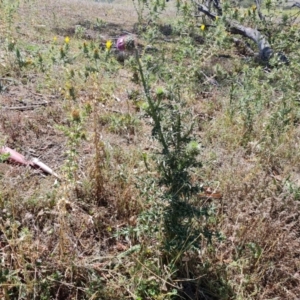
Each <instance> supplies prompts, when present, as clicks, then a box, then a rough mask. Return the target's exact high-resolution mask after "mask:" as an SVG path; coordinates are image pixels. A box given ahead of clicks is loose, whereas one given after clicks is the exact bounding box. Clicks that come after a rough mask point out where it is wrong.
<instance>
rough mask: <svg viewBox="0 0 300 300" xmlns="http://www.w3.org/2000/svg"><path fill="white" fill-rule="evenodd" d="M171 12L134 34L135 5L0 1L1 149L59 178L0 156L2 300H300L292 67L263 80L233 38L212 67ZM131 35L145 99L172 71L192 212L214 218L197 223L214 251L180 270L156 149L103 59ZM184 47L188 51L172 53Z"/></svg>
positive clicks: (130, 80)
mask: <svg viewBox="0 0 300 300" xmlns="http://www.w3.org/2000/svg"><path fill="white" fill-rule="evenodd" d="M169 3H170V4H169V6H168V7H167V9H166V11H165V12H164V16H163V18H162V19H160V21H158V24H155V25H158V26H154V25H153V27H151V26H152V25H151V22H148V23H144V24H143V25H144V26H140V27H139V26H138V25H137V22H138V18H139V15H138V14H137V12H136V10H135V8H134V6H133V2H132V1H117V0H116V1H113V2H111V3H104V2H100V3H99V2H94V1H79V0H78V1H71V0H61V1H55V0H48V1H45V0H32V1H25V0H24V1H23V0H20V1H1V2H0V7H1V8H2V9H1V11H0V20H1V23H0V105H1V110H0V142H1V146H2V145H8V146H9V147H10V148H13V149H16V150H17V151H18V152H20V153H22V154H24V155H25V156H26V157H28V158H29V157H38V158H39V159H40V160H41V161H43V162H44V163H45V164H47V165H48V166H50V167H51V168H53V170H55V172H57V173H58V174H59V175H60V180H58V179H57V178H55V177H53V176H47V175H46V174H44V173H42V172H41V171H40V170H38V169H33V168H31V167H30V166H22V165H14V164H10V163H8V162H7V161H6V160H5V158H4V157H2V156H1V162H0V187H1V188H0V257H1V262H0V287H1V289H0V298H1V297H2V298H3V299H5V300H7V299H61V300H62V299H105V300H113V299H143V300H144V299H145V300H146V299H177V298H178V299H181V298H183V299H243V300H244V299H249V300H250V299H261V300H266V299H295V300H296V299H299V298H300V259H299V255H300V253H299V251H300V232H299V228H300V226H299V225H300V224H299V204H300V202H299V200H300V176H299V172H300V169H299V161H300V155H299V139H300V130H299V128H300V127H299V123H300V122H299V119H300V117H299V116H300V114H299V107H298V104H297V101H294V100H293V99H297V97H298V96H297V88H298V85H299V83H297V80H296V77H297V76H298V73H297V72H298V71H299V68H298V69H297V66H296V65H293V64H292V66H291V69H292V70H294V73H293V72H292V71H289V70H288V69H287V67H283V68H282V69H279V68H278V70H277V69H276V70H273V71H270V70H267V69H266V68H261V67H260V66H259V65H258V64H257V63H256V62H255V61H254V60H253V59H252V58H250V59H249V58H248V57H245V55H244V54H241V52H240V51H239V50H238V49H236V48H234V47H233V46H232V44H231V43H229V38H230V36H229V37H228V36H227V35H226V37H224V39H223V40H224V43H225V46H224V47H223V46H222V48H221V49H219V48H218V53H215V52H213V51H214V50H211V49H212V48H206V47H208V46H207V45H208V44H209V42H207V41H209V39H210V28H208V30H207V31H205V32H201V30H200V27H199V26H198V24H196V25H195V28H196V29H195V30H194V31H192V34H191V33H190V32H189V34H185V33H183V34H182V33H180V26H181V25H182V23H175V21H174V20H175V19H176V17H177V14H176V7H175V1H173V2H172V1H170V2H169ZM145 10H146V9H145ZM147 21H148V20H147ZM180 24H181V25H180ZM169 25H171V26H169ZM147 26H149V28H148V27H147ZM182 26H184V24H183V25H182ZM214 26H215V25H213V26H212V27H211V28H214ZM215 27H216V26H215ZM170 28H172V30H173V31H171V32H169V31H168V29H170ZM125 33H132V34H134V35H135V36H136V38H137V40H138V45H139V51H140V55H141V56H144V57H146V59H145V61H143V63H144V65H147V64H148V65H150V67H149V70H151V72H153V74H154V75H153V76H152V75H151V74H150V75H149V77H151V76H152V77H153V78H157V79H152V82H153V86H152V89H153V90H156V89H157V90H159V88H160V87H161V86H164V85H166V82H164V80H163V79H161V78H162V75H161V74H159V73H158V71H156V68H157V69H159V67H158V66H157V65H156V64H160V62H162V61H163V62H165V61H167V62H168V63H169V65H168V68H167V69H168V71H169V72H170V73H172V72H174V70H176V68H178V66H179V65H180V66H181V67H182V70H183V71H182V74H181V73H180V72H179V74H177V76H178V77H176V78H175V77H174V78H175V79H176V80H178V85H181V86H182V97H183V99H184V101H185V103H187V107H188V111H189V114H190V116H192V117H191V119H192V120H194V122H195V125H196V126H194V131H195V132H194V137H195V138H196V139H197V140H199V141H200V143H201V153H200V155H199V160H201V162H202V167H201V168H194V169H193V170H192V181H193V183H199V184H200V185H201V192H199V194H198V195H197V197H196V199H193V201H194V203H196V204H195V205H196V206H197V207H199V208H207V207H210V208H211V211H210V216H209V217H207V218H206V220H205V221H204V220H202V219H201V218H200V219H197V218H196V217H195V218H194V219H193V222H194V223H197V224H202V223H201V222H203V224H205V226H206V227H205V228H206V229H207V230H211V231H212V232H218V233H220V235H219V236H221V238H219V239H217V238H215V237H214V238H213V240H212V243H209V242H208V241H207V240H206V239H205V238H203V239H200V237H199V240H201V247H199V249H197V251H194V250H193V251H191V252H186V253H181V254H180V255H181V256H180V260H179V261H177V258H176V259H174V261H175V263H174V261H168V255H166V250H165V249H164V248H163V246H162V245H163V242H164V239H165V237H164V233H163V232H164V225H163V224H164V221H165V220H164V218H165V215H164V213H163V212H164V211H165V207H167V205H168V204H166V202H163V201H161V200H160V199H161V195H162V194H163V193H164V188H163V187H162V188H158V186H155V183H154V182H155V180H156V178H157V177H158V176H159V172H158V170H157V168H156V164H155V159H154V157H155V156H156V155H158V153H159V152H160V145H159V144H158V142H157V140H155V139H153V137H152V132H153V126H154V125H153V120H152V119H151V118H150V117H149V115H148V114H147V113H146V112H145V107H147V102H146V100H145V96H144V91H143V88H142V86H141V84H140V80H138V74H137V71H136V70H137V67H136V65H135V64H134V56H133V55H132V53H131V54H128V55H127V54H126V55H127V56H126V57H125V61H123V59H122V60H121V59H120V58H119V56H118V52H117V51H116V50H115V49H107V46H106V42H107V41H108V40H111V41H112V42H115V41H116V39H117V38H118V37H119V36H121V35H123V34H125ZM152 36H153V38H152V40H151V37H152ZM190 36H191V38H193V43H194V44H193V45H194V48H189V47H190V46H185V45H184V44H183V43H182V42H180V40H184V39H185V38H189V37H190ZM150 41H151V43H150ZM297 43H299V42H298V41H295V43H294V46H293V47H295V49H296V48H297ZM211 44H213V42H212V43H211ZM179 47H182V49H183V50H182V52H180V53H184V56H183V58H182V57H181V58H180V61H179V58H178V57H176V56H175V55H179V54H178V53H177V52H176V51H177V50H176V49H177V48H179ZM210 47H212V46H211V45H210ZM215 47H218V42H215ZM280 47H281V48H283V47H286V48H288V49H289V51H290V53H289V54H290V56H291V59H294V61H296V60H297V59H298V56H297V55H298V54H297V51H296V50H295V49H294V48H293V47H288V46H286V45H285V44H284V43H282V44H280V45H279V46H278V49H279V50H281V48H280ZM146 49H150V50H153V52H151V51H150V52H146ZM191 49H192V50H191ZM114 51H116V55H115V54H114ZM157 51H158V52H157ZM189 51H190V52H191V53H192V54H190V52H189ZM287 51H288V50H287ZM157 53H165V56H164V57H163V58H164V60H158V57H160V55H159V54H157ZM172 55H174V56H172ZM189 55H190V56H189ZM192 55H196V57H199V60H198V59H197V60H192V59H191V56H192ZM186 57H187V58H186ZM120 60H121V61H120ZM157 62H158V63H157ZM248 63H249V64H251V65H250V67H247V64H248ZM194 66H196V67H197V68H198V69H197V70H196V69H195V68H194ZM285 68H286V69H285ZM291 69H290V70H291ZM189 70H190V72H189ZM195 70H196V71H195ZM194 71H195V72H194ZM155 72H156V73H155ZM272 72H273V73H272ZM289 72H290V73H289ZM172 74H173V73H172ZM287 74H288V75H287ZM251 76H252V77H251ZM255 76H256V77H255ZM287 76H290V77H287ZM152 77H151V78H152ZM174 78H173V79H174ZM249 78H251V79H249ZM285 78H289V80H290V82H292V83H291V84H290V85H289V83H288V82H287V80H286V79H285ZM175 79H174V80H175ZM171 80H172V78H171V79H170V81H171ZM250 90H251V93H249V91H250ZM253 90H255V91H253ZM252 91H253V92H252ZM284 91H286V93H285V92H284ZM293 97H294V98H293ZM241 99H242V100H243V101H242V100H241ZM156 101H158V100H157V99H156ZM282 103H284V104H282ZM160 212H161V213H160ZM151 228H152V229H151ZM154 228H155V230H154ZM179 250H180V249H179ZM179 250H178V252H180V251H179ZM178 255H179V254H178ZM178 257H179V256H178ZM176 291H177V292H176Z"/></svg>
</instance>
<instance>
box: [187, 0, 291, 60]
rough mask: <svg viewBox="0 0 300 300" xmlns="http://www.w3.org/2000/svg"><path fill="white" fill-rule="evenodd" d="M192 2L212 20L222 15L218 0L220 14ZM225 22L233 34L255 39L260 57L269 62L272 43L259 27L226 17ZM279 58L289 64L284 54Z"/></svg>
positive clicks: (216, 4) (215, 0) (216, 2)
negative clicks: (244, 24) (249, 25)
mask: <svg viewBox="0 0 300 300" xmlns="http://www.w3.org/2000/svg"><path fill="white" fill-rule="evenodd" d="M192 2H193V3H194V4H195V5H196V6H197V8H198V11H199V12H202V13H204V14H205V15H206V16H208V17H209V18H210V19H212V20H216V19H217V18H218V17H219V16H221V15H222V8H221V5H220V4H219V2H218V1H217V0H214V1H213V5H214V7H215V8H216V9H217V11H218V14H217V13H214V12H212V11H211V10H210V9H209V7H207V6H206V5H204V4H199V3H196V1H195V0H192ZM260 17H263V16H260ZM225 22H226V26H227V31H228V32H230V33H233V34H239V35H241V36H244V37H246V38H249V39H251V40H252V41H254V42H255V43H256V44H257V47H258V50H259V53H258V57H259V59H260V60H261V61H262V62H264V63H268V62H269V60H270V58H271V57H272V56H273V50H272V48H271V45H270V43H269V41H268V39H267V38H266V36H265V35H263V34H262V33H261V32H260V31H259V30H257V29H253V28H251V27H246V26H243V25H241V24H239V23H238V22H236V21H233V20H230V19H226V21H225ZM278 58H279V60H280V61H282V62H283V63H286V64H288V58H287V57H286V56H285V55H284V54H282V53H278Z"/></svg>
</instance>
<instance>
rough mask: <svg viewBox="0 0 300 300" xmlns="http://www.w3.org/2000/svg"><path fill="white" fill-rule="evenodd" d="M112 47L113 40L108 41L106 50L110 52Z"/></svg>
mask: <svg viewBox="0 0 300 300" xmlns="http://www.w3.org/2000/svg"><path fill="white" fill-rule="evenodd" d="M111 46H112V41H111V40H108V41H107V42H106V44H105V47H106V49H107V50H110V48H111Z"/></svg>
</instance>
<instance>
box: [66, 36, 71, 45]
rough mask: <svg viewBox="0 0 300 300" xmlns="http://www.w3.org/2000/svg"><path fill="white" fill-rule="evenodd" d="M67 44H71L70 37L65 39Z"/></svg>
mask: <svg viewBox="0 0 300 300" xmlns="http://www.w3.org/2000/svg"><path fill="white" fill-rule="evenodd" d="M65 43H66V44H69V43H70V38H69V37H68V36H66V37H65Z"/></svg>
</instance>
